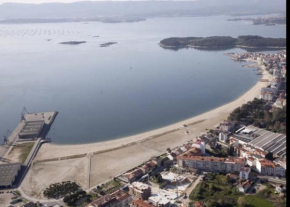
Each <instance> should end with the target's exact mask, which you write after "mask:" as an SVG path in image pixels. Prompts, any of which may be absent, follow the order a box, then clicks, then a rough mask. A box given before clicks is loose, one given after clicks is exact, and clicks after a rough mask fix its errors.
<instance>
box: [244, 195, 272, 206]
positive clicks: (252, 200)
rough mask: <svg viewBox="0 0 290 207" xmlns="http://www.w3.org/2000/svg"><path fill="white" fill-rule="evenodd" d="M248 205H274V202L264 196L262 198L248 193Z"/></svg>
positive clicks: (246, 198)
mask: <svg viewBox="0 0 290 207" xmlns="http://www.w3.org/2000/svg"><path fill="white" fill-rule="evenodd" d="M245 200H246V206H247V207H260V206H262V207H274V204H273V203H272V202H270V201H268V200H266V199H264V198H260V197H258V196H256V195H246V196H245Z"/></svg>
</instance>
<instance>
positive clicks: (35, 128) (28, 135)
mask: <svg viewBox="0 0 290 207" xmlns="http://www.w3.org/2000/svg"><path fill="white" fill-rule="evenodd" d="M43 126H44V121H28V122H26V123H25V125H24V127H23V129H22V130H21V131H20V133H19V138H22V139H35V138H37V137H39V135H40V133H41V131H42V129H43Z"/></svg>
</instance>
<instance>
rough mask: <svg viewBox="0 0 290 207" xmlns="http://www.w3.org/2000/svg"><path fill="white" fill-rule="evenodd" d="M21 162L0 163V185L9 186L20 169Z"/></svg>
mask: <svg viewBox="0 0 290 207" xmlns="http://www.w3.org/2000/svg"><path fill="white" fill-rule="evenodd" d="M20 167H21V163H12V164H1V165H0V186H10V185H12V184H13V181H14V179H15V177H16V176H17V174H18V171H19V170H20Z"/></svg>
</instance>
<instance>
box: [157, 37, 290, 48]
mask: <svg viewBox="0 0 290 207" xmlns="http://www.w3.org/2000/svg"><path fill="white" fill-rule="evenodd" d="M159 45H160V46H161V47H164V48H185V47H193V48H205V49H211V48H222V47H248V48H286V38H268V37H261V36H256V35H245V36H239V37H237V38H233V37H230V36H212V37H170V38H166V39H163V40H161V41H160V44H159Z"/></svg>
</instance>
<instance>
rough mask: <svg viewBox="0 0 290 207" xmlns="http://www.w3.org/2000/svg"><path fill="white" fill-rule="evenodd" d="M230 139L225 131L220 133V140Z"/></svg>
mask: <svg viewBox="0 0 290 207" xmlns="http://www.w3.org/2000/svg"><path fill="white" fill-rule="evenodd" d="M228 140H229V139H228V136H227V135H226V134H225V133H222V132H221V133H219V141H220V142H227V141H228Z"/></svg>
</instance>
